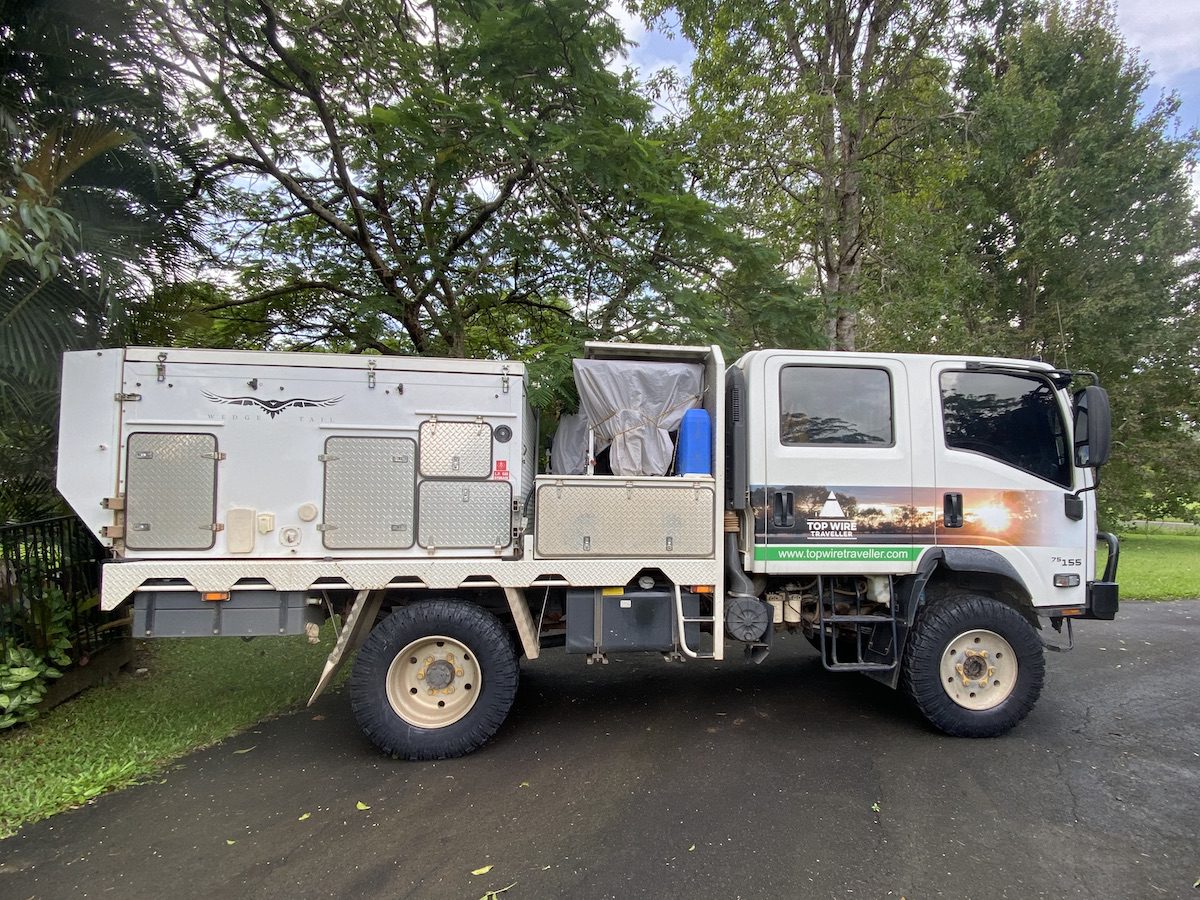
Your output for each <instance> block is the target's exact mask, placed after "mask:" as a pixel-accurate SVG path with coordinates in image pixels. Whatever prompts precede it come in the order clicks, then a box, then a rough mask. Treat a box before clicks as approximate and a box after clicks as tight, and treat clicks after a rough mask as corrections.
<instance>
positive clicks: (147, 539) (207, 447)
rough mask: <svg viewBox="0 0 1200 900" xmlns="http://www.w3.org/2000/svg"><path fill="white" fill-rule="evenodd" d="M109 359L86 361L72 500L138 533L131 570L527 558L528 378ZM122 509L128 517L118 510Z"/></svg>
mask: <svg viewBox="0 0 1200 900" xmlns="http://www.w3.org/2000/svg"><path fill="white" fill-rule="evenodd" d="M105 354H106V355H104V356H101V357H99V359H100V360H101V362H102V363H108V362H109V360H110V358H111V360H112V361H113V362H112V363H111V364H109V367H108V368H107V369H104V370H103V371H99V370H98V369H97V364H96V363H93V362H92V361H91V358H90V357H89V356H88V354H70V355H69V362H68V364H67V372H68V378H67V379H66V380H65V381H64V404H63V415H64V434H65V435H71V434H72V429H75V432H74V433H76V434H78V435H80V437H81V439H80V440H78V441H71V442H69V443H68V444H67V449H65V450H64V457H63V465H62V467H61V471H62V476H61V480H60V485H61V486H62V489H63V493H64V495H65V496H67V498H68V500H69V501H70V502H71V503H72V505H73V506H74V507H75V508H76V510H77V511H79V512H80V514H81V515H84V518H85V521H87V522H88V523H89V525H90V526H91V527H92V528H93V530H94V531H97V533H99V529H100V527H101V526H103V525H105V524H121V525H123V526H124V527H125V537H124V540H123V541H118V542H117V550H118V553H119V554H120V555H122V556H124V557H126V558H145V559H163V558H196V559H239V558H240V559H254V558H275V559H312V558H328V557H330V556H338V557H368V558H369V557H398V556H399V557H404V556H424V557H428V556H439V557H442V556H445V557H466V556H475V557H478V556H493V557H498V556H510V555H512V554H514V553H515V552H516V547H515V545H514V542H513V535H512V529H513V526H514V513H513V505H512V501H513V500H514V499H515V500H517V501H519V500H520V499H521V497H522V494H523V492H524V491H525V490H527V489H528V488H527V486H526V485H524V484H523V481H524V474H525V466H524V465H523V464H522V463H523V460H522V444H523V440H522V438H523V435H524V432H525V422H524V420H525V418H526V415H527V412H528V409H527V407H526V406H525V403H524V384H523V380H524V367H523V366H522V365H521V364H519V363H505V362H498V361H484V360H446V359H436V360H434V359H423V358H412V357H389V358H383V357H362V356H358V357H354V356H341V355H333V354H311V353H277V352H272V353H259V352H237V351H205V350H175V349H166V350H163V349H160V348H128V350H127V351H126V352H125V360H124V367H123V371H122V367H121V365H120V356H121V354H120V352H119V351H105ZM160 355H165V358H164V359H160V358H159V357H160ZM101 384H102V385H103V389H102V390H101V388H100V385H101ZM117 393H124V394H125V395H126V399H125V401H124V402H123V403H121V402H117V401H114V399H113V398H114V395H116V394H117ZM122 406H123V410H122V409H121V407H122ZM118 422H119V435H118ZM422 426H424V429H423V428H422ZM118 436H119V441H118ZM421 438H424V439H426V441H427V442H428V443H429V446H430V447H431V448H433V447H435V446H436V447H437V448H438V450H439V453H438V458H437V459H436V460H435V459H433V458H432V457H431V455H430V454H426V457H422V455H421V448H420V446H419V443H418V442H419V440H420V439H421ZM434 438H436V440H435V439H434ZM101 443H105V444H107V446H108V449H107V450H105V451H94V450H93V449H91V448H94V447H96V446H97V445H99V444H101ZM468 445H470V446H468ZM118 447H119V449H118ZM460 466H461V468H459V467H460ZM214 475H215V477H214ZM331 492H341V493H340V494H338V495H337V496H333V494H332V493H331ZM121 495H125V502H126V509H125V511H124V515H120V514H118V515H114V513H113V512H110V511H105V510H103V509H101V508H100V501H101V500H102V499H103V498H104V497H107V496H121ZM331 500H332V501H339V500H340V505H339V504H338V503H337V502H334V503H333V504H331V502H330V501H331ZM401 501H402V502H401ZM422 503H424V504H425V508H424V514H422V509H421V506H422ZM334 507H337V508H336V509H335V508H334ZM331 514H333V515H335V516H336V518H334V519H331V518H330V515H331ZM516 524H518V525H519V516H517V522H516Z"/></svg>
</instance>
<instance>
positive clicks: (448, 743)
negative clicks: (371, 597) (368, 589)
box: [350, 600, 520, 760]
mask: <svg viewBox="0 0 1200 900" xmlns="http://www.w3.org/2000/svg"><path fill="white" fill-rule="evenodd" d="M438 634H441V635H445V636H447V637H450V638H454V639H455V640H459V641H461V642H462V643H463V644H465V645H466V646H467V647H469V648H470V649H471V652H472V653H473V654H474V655H475V659H476V661H477V662H478V664H479V666H480V669H481V677H482V682H483V683H482V687H481V689H480V693H479V697H478V699H476V701H475V704H474V706H473V707H472V708H471V709H470V711H469V712H467V714H466V715H465V716H464V717H463V718H462V719H460V720H459V721H457V722H454V723H453V724H451V725H447V726H445V727H442V728H422V727H420V726H417V725H413V724H411V723H409V722H407V721H406V720H405V719H403V718H402V717H401V716H400V715H399V714H397V712H396V711H395V710H394V709H393V708H392V704H391V703H390V701H389V700H388V696H387V684H386V683H387V673H388V667H389V666H390V665H391V663H392V660H393V659H395V657H396V654H397V653H399V652H400V651H401V650H402V649H404V647H406V646H407V645H408V644H409V643H411V642H412V641H414V640H418V639H420V638H422V637H427V636H430V635H438ZM519 678H520V667H519V664H518V661H517V655H516V653H515V652H514V647H513V642H512V640H511V638H510V637H509V634H508V632H507V631H506V629H505V628H504V626H503V625H502V624H501V623H500V621H499V620H497V619H496V617H495V616H493V615H492V614H491V613H489V612H487V611H486V610H484V609H483V608H481V607H479V606H476V605H474V604H471V603H465V602H461V601H451V600H427V601H422V602H419V603H414V604H411V605H409V606H404V607H401V608H399V609H397V610H395V611H394V612H392V613H391V615H389V616H388V617H387V618H385V619H384V620H383V621H382V622H380V623H379V624H378V625H376V626H375V627H374V628H373V629H372V630H371V633H370V635H369V636H368V637H367V640H366V641H365V642H364V643H363V645H362V647H361V648H359V651H358V655H357V656H356V658H355V661H354V670H353V672H352V674H351V677H350V705H351V709H352V710H353V712H354V717H355V719H356V720H357V722H358V724H359V727H360V728H362V730H363V733H364V734H365V735H366V736H367V738H368V739H369V740H370V741H371V743H373V744H374V745H375V746H376V747H378V748H379V749H380V750H382V751H383V752H384V753H387V754H389V755H390V756H393V757H397V758H401V759H408V760H432V759H452V758H454V757H459V756H465V755H467V754H468V753H471V752H472V751H474V750H477V749H478V748H479V747H481V746H482V745H483V744H484V743H486V742H487V741H488V739H490V738H491V737H492V736H493V735H494V734H495V733H496V732H497V731H498V730H499V728H500V726H501V725H502V724H503V723H504V720H505V718H506V717H507V716H508V712H509V710H510V709H511V708H512V704H513V700H514V699H515V698H516V694H517V684H518V681H519Z"/></svg>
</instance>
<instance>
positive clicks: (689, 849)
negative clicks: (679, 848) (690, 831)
mask: <svg viewBox="0 0 1200 900" xmlns="http://www.w3.org/2000/svg"><path fill="white" fill-rule="evenodd" d="M695 849H696V845H695V844H692V846H690V847H688V853H691V852H693V851H694V850H695Z"/></svg>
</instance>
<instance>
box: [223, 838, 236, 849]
mask: <svg viewBox="0 0 1200 900" xmlns="http://www.w3.org/2000/svg"><path fill="white" fill-rule="evenodd" d="M225 843H226V844H227V845H228V846H230V847H232V846H233V845H234V844H236V843H237V841H231V840H230V839H229V838H225Z"/></svg>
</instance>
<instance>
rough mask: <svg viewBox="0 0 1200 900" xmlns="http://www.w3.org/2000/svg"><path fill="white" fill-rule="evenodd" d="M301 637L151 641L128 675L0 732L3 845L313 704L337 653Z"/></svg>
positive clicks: (328, 635) (325, 640)
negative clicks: (140, 669) (29, 826)
mask: <svg viewBox="0 0 1200 900" xmlns="http://www.w3.org/2000/svg"><path fill="white" fill-rule="evenodd" d="M332 641H333V637H332V628H331V627H330V626H329V625H326V627H325V629H323V631H322V641H321V643H320V644H318V645H312V644H309V643H308V642H307V641H306V640H305V638H303V637H286V638H279V637H271V638H258V639H256V640H253V641H248V642H247V641H241V640H238V639H236V638H188V639H174V640H165V639H164V640H157V641H149V642H147V643H146V644H145V645H144V646H145V647H146V649H147V651H148V653H149V655H148V656H147V657H146V659H144V660H139V662H138V663H137V664H138V665H142V666H146V667H148V668H149V672H148V673H145V674H142V675H137V674H132V673H122V674H120V675H119V676H117V677H116V678H115V679H114V680H113V681H112V682H111V683H110V684H107V685H103V686H100V687H95V688H92V689H91V690H88V691H85V692H84V693H83V694H81V695H80V696H78V697H76V698H75V699H74V700H71V701H68V702H67V703H64V704H63V705H61V706H59V707H57V708H55V709H52V710H51V711H50V712H48V713H45V714H43V715H42V716H40V717H38V718H37V719H35V720H34V721H33V722H32V723H30V724H29V725H28V726H20V727H17V728H14V729H12V730H11V731H6V732H0V772H3V773H4V775H3V777H2V778H0V837H5V836H7V835H10V834H12V833H13V832H14V831H15V830H16V828H17V827H18V826H19V825H21V824H22V823H25V822H35V821H37V820H39V819H44V818H46V817H47V816H50V815H53V814H54V813H56V812H60V811H62V810H64V809H68V808H70V807H72V806H76V805H78V804H80V803H83V802H85V801H86V800H89V799H90V798H92V797H95V796H96V795H98V794H100V793H102V792H104V791H107V790H111V789H113V788H117V787H122V786H124V785H128V784H132V783H134V782H137V781H139V780H143V779H145V778H146V777H147V776H149V775H152V774H154V773H156V772H159V771H161V770H162V769H163V768H164V767H165V766H166V765H167V763H169V762H170V761H171V760H172V759H174V758H176V757H179V756H182V755H183V754H185V753H188V752H189V751H192V750H195V749H197V748H199V747H204V746H207V745H209V744H213V743H216V742H217V741H220V740H223V739H224V738H227V737H229V736H230V735H232V734H234V733H236V732H237V731H239V730H241V729H243V728H246V727H247V726H249V725H252V724H254V723H255V722H258V721H261V720H262V719H264V718H267V717H269V716H272V715H275V714H277V713H280V712H282V711H284V710H287V709H290V708H293V707H296V706H298V705H299V704H301V703H303V702H304V701H305V700H307V698H308V695H309V694H310V693H311V691H312V689H313V686H314V685H315V684H316V680H317V676H318V675H319V674H320V672H321V666H322V663H323V661H324V659H325V657H326V656H327V655H328V654H329V650H330V649H331V647H332Z"/></svg>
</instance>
